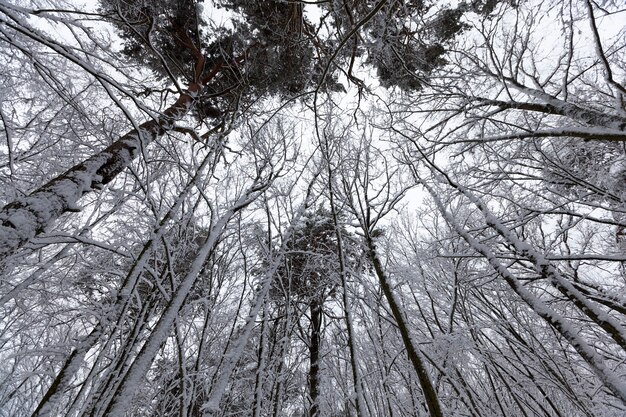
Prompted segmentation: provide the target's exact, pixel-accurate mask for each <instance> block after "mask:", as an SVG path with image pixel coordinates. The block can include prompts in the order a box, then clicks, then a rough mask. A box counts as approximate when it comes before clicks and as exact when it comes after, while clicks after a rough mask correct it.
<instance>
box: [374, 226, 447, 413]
mask: <svg viewBox="0 0 626 417" xmlns="http://www.w3.org/2000/svg"><path fill="white" fill-rule="evenodd" d="M366 230H367V229H366ZM365 239H366V241H367V247H368V253H369V258H370V261H371V262H372V265H373V266H374V271H375V273H376V276H377V277H378V281H379V282H380V287H381V289H382V290H383V294H384V295H385V298H386V299H387V303H388V304H389V308H390V309H391V313H392V314H393V318H394V320H395V321H396V324H397V325H398V330H399V331H400V336H401V337H402V342H404V347H405V348H406V351H407V354H408V356H409V360H410V361H411V364H412V365H413V369H415V373H416V374H417V379H418V380H419V383H420V387H421V388H422V393H423V394H424V399H425V400H426V405H427V406H428V412H429V413H430V416H431V417H443V412H442V411H441V405H440V404H439V398H438V397H437V393H436V392H435V388H434V387H433V383H432V381H431V380H430V376H429V375H428V371H427V369H426V365H425V363H424V360H423V358H422V355H421V354H420V352H419V350H418V349H417V347H416V346H415V344H414V342H413V339H412V338H411V333H410V331H409V324H408V323H407V321H406V318H405V317H404V314H403V313H402V311H401V310H400V306H399V305H398V302H397V301H396V299H395V297H394V295H393V292H392V290H391V284H390V282H389V279H388V277H387V274H386V273H385V270H384V269H383V266H382V263H381V262H380V259H379V258H378V253H377V252H376V246H375V245H374V241H373V238H372V237H371V236H370V235H369V233H366V236H365Z"/></svg>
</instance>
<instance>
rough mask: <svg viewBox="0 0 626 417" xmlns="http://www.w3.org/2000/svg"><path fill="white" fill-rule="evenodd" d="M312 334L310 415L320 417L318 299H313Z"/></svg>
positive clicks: (320, 317)
mask: <svg viewBox="0 0 626 417" xmlns="http://www.w3.org/2000/svg"><path fill="white" fill-rule="evenodd" d="M309 308H310V312H311V335H310V338H309V376H308V383H309V401H310V406H309V417H319V415H320V407H319V370H320V365H319V360H320V345H321V334H320V333H321V330H322V303H321V302H320V300H318V299H313V300H311V303H310V305H309Z"/></svg>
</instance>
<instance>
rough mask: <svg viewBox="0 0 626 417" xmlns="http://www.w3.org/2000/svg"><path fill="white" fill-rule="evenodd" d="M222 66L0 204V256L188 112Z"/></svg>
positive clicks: (39, 230)
mask: <svg viewBox="0 0 626 417" xmlns="http://www.w3.org/2000/svg"><path fill="white" fill-rule="evenodd" d="M220 69H221V65H220V64H218V65H216V66H215V67H214V68H213V69H212V71H211V72H210V73H209V75H208V76H206V77H204V79H203V80H202V82H195V83H192V84H191V85H189V87H188V89H187V90H186V91H185V92H184V93H182V94H181V95H180V97H178V100H176V102H175V103H174V104H173V105H172V106H170V107H169V108H168V109H166V110H165V111H164V112H163V113H161V115H160V116H158V117H156V118H155V119H153V120H149V121H147V122H145V123H143V124H141V125H139V126H138V127H137V128H136V129H133V130H131V131H130V132H128V133H126V134H125V135H124V136H122V137H120V138H119V139H118V140H117V141H115V142H114V143H112V144H111V145H109V146H108V147H107V148H106V149H104V150H102V151H100V152H98V153H97V154H95V155H93V156H91V157H90V158H88V159H86V160H85V161H83V162H80V163H79V164H77V165H75V166H74V167H72V168H70V169H69V170H67V171H65V172H64V173H62V174H61V175H59V176H57V177H56V178H54V179H52V180H51V181H49V182H48V183H47V184H45V185H43V186H41V187H40V188H38V189H37V190H35V191H33V192H32V193H30V195H28V196H25V197H21V198H18V199H17V200H15V201H13V202H11V203H9V204H7V205H6V206H4V208H2V210H0V260H1V259H4V258H6V257H8V256H10V255H13V254H14V253H16V252H17V250H18V249H19V248H21V247H22V246H23V245H24V244H26V243H27V242H28V241H30V240H31V239H32V238H34V237H35V236H37V235H38V234H40V233H42V232H43V231H44V230H45V229H46V228H47V227H48V226H50V225H51V224H53V223H54V221H55V220H56V219H58V218H59V217H60V216H61V215H62V214H63V213H66V212H73V211H78V210H79V207H78V200H79V199H80V198H81V197H82V196H83V195H85V194H87V193H88V192H90V191H92V190H99V189H101V188H102V186H103V185H105V184H108V183H109V182H111V181H112V180H113V179H114V178H115V177H116V176H117V174H119V173H120V172H122V171H123V170H124V169H125V168H126V167H128V166H129V165H130V163H131V162H132V161H133V159H135V157H137V155H138V154H139V152H140V150H141V149H142V148H145V147H146V146H147V145H149V144H150V143H151V142H153V141H154V140H156V139H157V138H158V137H160V136H162V135H164V134H165V133H166V132H168V131H170V130H172V129H173V128H174V125H175V123H176V122H178V121H180V120H181V119H182V118H183V117H185V115H186V114H187V113H188V112H189V110H190V108H191V107H192V105H193V103H194V97H195V96H197V95H198V93H200V92H201V91H202V89H203V86H204V85H205V83H206V82H208V81H210V80H211V79H212V78H213V77H215V76H216V75H217V74H218V73H219V72H220Z"/></svg>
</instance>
